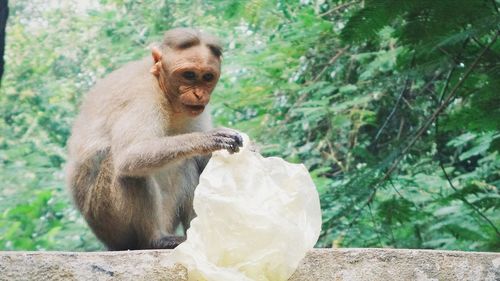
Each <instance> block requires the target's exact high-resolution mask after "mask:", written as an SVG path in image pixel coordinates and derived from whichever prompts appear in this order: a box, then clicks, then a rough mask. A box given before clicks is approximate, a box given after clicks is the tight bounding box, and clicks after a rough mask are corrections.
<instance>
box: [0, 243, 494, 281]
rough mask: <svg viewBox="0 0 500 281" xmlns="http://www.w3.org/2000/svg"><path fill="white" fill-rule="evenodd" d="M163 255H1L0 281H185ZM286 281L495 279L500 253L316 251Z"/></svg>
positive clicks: (184, 275)
mask: <svg viewBox="0 0 500 281" xmlns="http://www.w3.org/2000/svg"><path fill="white" fill-rule="evenodd" d="M169 254H170V252H169V251H167V250H162V251H159V250H151V251H128V252H93V253H65V252H0V280H2V281H3V280H9V281H10V280H16V281H17V280H37V281H38V280H186V279H187V273H186V271H185V269H184V268H183V267H182V266H178V265H177V266H176V265H171V264H169V262H168V256H169ZM290 280H293V281H298V280H307V281H313V280H314V281H320V280H325V281H327V280H328V281H330V280H332V281H333V280H346V281H347V280H349V281H350V280H373V281H378V280H380V281H382V280H383V281H387V280H422V281H430V280H460V281H465V280H474V281H476V280H491V281H497V280H500V253H478V252H454V251H427V250H394V249H315V250H313V251H311V252H309V253H308V255H307V256H306V258H305V259H304V260H303V261H302V263H301V265H300V266H299V268H298V269H297V271H296V272H295V274H294V275H293V276H292V277H291V278H290Z"/></svg>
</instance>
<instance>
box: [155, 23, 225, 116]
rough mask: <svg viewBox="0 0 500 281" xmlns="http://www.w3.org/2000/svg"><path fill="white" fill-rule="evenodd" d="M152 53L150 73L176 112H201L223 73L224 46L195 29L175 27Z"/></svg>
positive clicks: (194, 114)
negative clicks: (221, 67)
mask: <svg viewBox="0 0 500 281" xmlns="http://www.w3.org/2000/svg"><path fill="white" fill-rule="evenodd" d="M152 55H153V60H154V65H153V67H152V68H151V73H153V75H155V76H156V77H157V79H158V83H159V86H160V88H161V89H162V91H163V93H164V94H165V97H166V98H167V99H168V101H169V102H170V104H171V105H172V107H173V109H174V111H175V112H184V113H187V114H189V115H191V116H196V115H199V114H200V113H202V112H203V110H204V109H205V106H206V105H207V104H208V102H209V101H210V95H211V94H212V91H213V89H214V88H215V85H216V84H217V81H218V80H219V76H220V64H221V55H222V48H221V45H220V43H219V41H218V40H217V38H216V37H213V36H211V35H208V34H206V33H203V32H201V31H198V30H195V29H190V28H176V29H172V30H169V31H167V32H166V33H165V37H164V40H163V43H162V44H161V46H160V47H159V48H153V51H152Z"/></svg>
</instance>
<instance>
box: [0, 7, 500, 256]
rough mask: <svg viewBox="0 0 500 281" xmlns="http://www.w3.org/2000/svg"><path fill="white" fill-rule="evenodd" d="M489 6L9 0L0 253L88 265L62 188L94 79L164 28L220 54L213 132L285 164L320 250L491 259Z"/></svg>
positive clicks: (494, 151)
mask: <svg viewBox="0 0 500 281" xmlns="http://www.w3.org/2000/svg"><path fill="white" fill-rule="evenodd" d="M499 6H500V1H499V0H441V1H433V0H419V1H416V0H398V1H390V0H385V1H382V0H378V1H375V0H364V1H350V0H301V1H296V0H290V1H285V0H274V1H273V0H251V1H237V0H223V1H201V0H191V1H173V0H150V1H139V0H99V1H97V0H94V1H91V0H89V1H77V0H64V1H62V0H61V1H57V0H51V1H47V0H10V1H9V8H10V15H9V20H8V26H7V38H6V42H7V43H6V54H5V60H6V63H5V73H4V76H3V82H2V86H1V90H0V249H2V250H71V251H73V250H76V251H83V250H99V249H103V248H102V246H101V245H100V244H99V242H98V241H97V240H96V239H95V238H94V237H93V235H92V234H91V232H90V231H89V229H88V228H87V226H86V225H85V223H84V221H83V220H82V218H81V217H80V215H79V214H78V213H77V212H76V211H75V209H74V208H73V207H72V205H71V202H70V199H69V196H68V194H67V192H66V190H65V187H64V173H63V169H64V163H65V158H66V149H65V144H66V141H67V139H68V135H69V133H70V127H71V124H72V120H73V119H74V117H75V115H76V113H77V109H78V104H79V101H80V100H81V98H82V96H83V95H84V94H85V93H86V92H87V91H88V90H89V88H90V87H91V86H92V85H93V84H94V83H95V82H96V80H97V79H99V78H100V77H103V76H104V75H106V74H107V73H109V72H110V71H112V70H114V69H116V68H118V67H119V66H121V65H123V64H124V63H126V62H128V61H131V60H134V59H138V58H141V57H143V56H147V55H149V48H150V46H151V44H152V43H153V42H155V41H159V40H160V38H161V36H162V33H163V32H164V31H165V30H166V29H169V28H171V27H177V26H194V27H200V28H203V29H205V30H209V31H211V32H213V33H215V34H217V35H219V36H220V37H221V38H223V40H224V42H225V53H224V63H223V76H222V78H221V82H220V84H219V86H218V87H217V89H216V91H215V93H214V101H213V104H214V106H213V114H214V116H215V121H216V123H217V125H223V126H228V127H233V128H236V129H239V130H241V131H244V132H247V133H248V134H250V135H251V136H252V137H253V138H255V139H256V140H257V141H258V142H259V143H260V144H262V150H263V153H264V154H265V155H274V156H280V157H284V158H286V159H287V160H289V161H293V162H302V163H305V165H307V167H308V168H309V170H310V172H311V174H312V176H313V179H314V181H315V183H316V185H317V188H318V190H319V192H320V196H321V203H322V209H323V230H322V234H321V237H320V240H319V242H318V245H317V246H319V247H332V246H333V247H393V248H429V249H453V250H480V251H499V250H500V232H499V229H500V212H499V208H500V194H499V187H500V155H499V150H500V40H499V39H498V38H497V37H498V35H499V28H500V20H499V9H498V7H499Z"/></svg>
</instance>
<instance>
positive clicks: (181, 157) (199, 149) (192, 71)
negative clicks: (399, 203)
mask: <svg viewBox="0 0 500 281" xmlns="http://www.w3.org/2000/svg"><path fill="white" fill-rule="evenodd" d="M220 64H221V46H220V44H219V42H218V40H217V39H216V38H215V37H212V36H210V35H208V34H206V33H203V32H201V31H198V30H194V29H188V28H177V29H172V30H169V31H167V32H166V33H165V37H164V40H163V42H162V43H161V45H160V46H159V47H158V48H153V50H152V58H149V57H148V58H146V59H143V60H140V61H135V62H131V63H129V64H127V65H125V66H124V67H122V68H120V69H118V70H116V71H114V72H112V73H111V74H109V75H108V76H107V77H106V78H104V79H103V80H101V81H99V82H98V83H97V84H96V85H95V87H94V88H93V89H92V90H91V91H90V92H89V93H88V94H87V95H86V97H85V100H84V101H83V104H82V106H81V112H80V114H79V116H78V117H77V119H76V121H75V124H74V126H73V130H72V135H71V138H70V140H69V143H68V146H69V160H68V165H67V184H68V186H69V189H70V190H71V193H72V195H73V199H74V202H75V204H76V206H77V208H78V209H79V210H80V212H81V213H82V214H83V216H84V217H85V220H86V221H87V223H88V224H89V226H90V227H91V228H92V230H93V232H94V233H95V235H96V236H97V237H98V238H99V239H100V240H101V241H102V242H103V243H104V244H105V245H106V247H107V248H108V249H109V250H126V249H131V250H132V249H151V248H174V247H175V246H177V245H178V244H179V243H180V242H182V241H183V240H184V237H182V236H175V235H174V233H175V230H176V228H177V226H178V225H179V224H182V225H183V228H184V230H186V229H187V228H189V223H190V221H191V219H192V218H193V217H194V216H195V213H194V211H193V206H192V202H193V193H194V189H195V187H196V186H197V184H198V180H199V175H200V173H201V172H202V170H203V168H204V167H205V165H206V163H207V161H208V159H209V157H210V154H211V152H213V151H216V150H220V149H226V150H228V151H229V152H236V151H238V149H239V147H241V146H242V139H241V136H240V135H239V134H238V133H237V132H236V131H234V130H232V129H226V128H221V129H212V127H211V120H210V115H209V112H208V111H209V110H208V109H207V105H208V102H209V100H210V95H211V93H212V91H213V89H214V87H215V85H216V84H217V81H218V80H219V76H220Z"/></svg>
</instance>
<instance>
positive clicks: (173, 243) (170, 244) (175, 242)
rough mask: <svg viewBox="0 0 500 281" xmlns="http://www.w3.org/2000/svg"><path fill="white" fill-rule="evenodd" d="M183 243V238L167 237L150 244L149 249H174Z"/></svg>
mask: <svg viewBox="0 0 500 281" xmlns="http://www.w3.org/2000/svg"><path fill="white" fill-rule="evenodd" d="M184 241H186V237H184V236H175V235H169V236H165V237H162V238H160V239H158V240H155V241H153V242H151V249H174V248H175V247H177V246H179V244H181V243H182V242H184Z"/></svg>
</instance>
